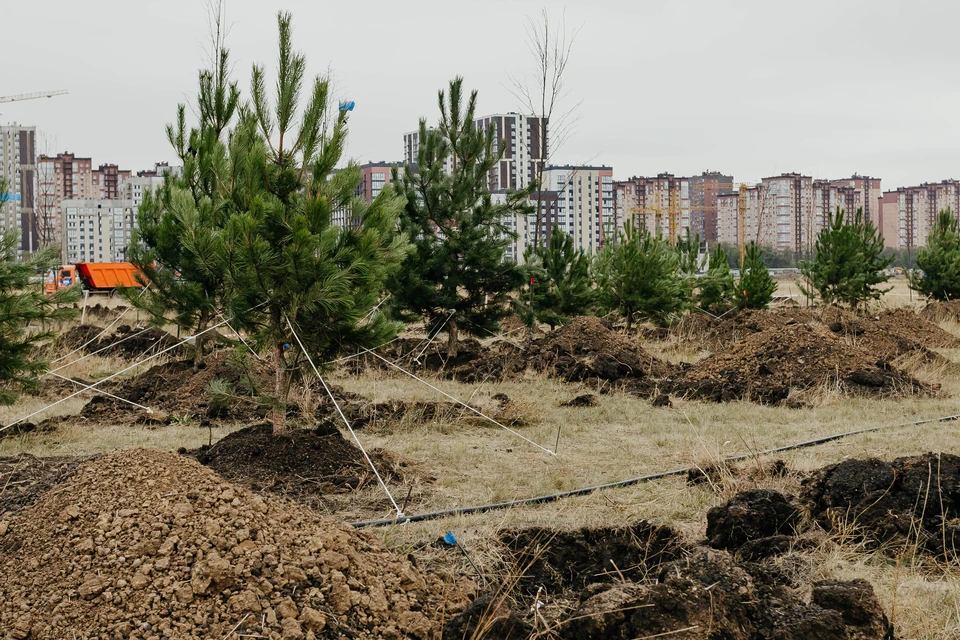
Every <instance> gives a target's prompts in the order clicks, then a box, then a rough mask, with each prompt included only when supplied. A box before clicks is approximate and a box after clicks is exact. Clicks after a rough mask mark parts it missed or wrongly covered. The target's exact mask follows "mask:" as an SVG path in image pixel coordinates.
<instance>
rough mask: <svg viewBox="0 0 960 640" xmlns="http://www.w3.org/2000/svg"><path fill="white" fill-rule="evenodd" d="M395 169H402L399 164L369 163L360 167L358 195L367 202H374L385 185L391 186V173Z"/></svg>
mask: <svg viewBox="0 0 960 640" xmlns="http://www.w3.org/2000/svg"><path fill="white" fill-rule="evenodd" d="M394 167H401V168H402V166H401V165H400V163H399V162H368V163H366V164H362V165H360V176H361V177H360V185H359V186H358V187H357V195H358V196H361V197H362V198H363V199H364V200H366V201H367V202H373V200H374V199H376V197H377V196H378V195H380V192H381V191H383V187H384V186H385V185H388V184H390V180H391V177H390V176H391V173H392V172H393V168H394Z"/></svg>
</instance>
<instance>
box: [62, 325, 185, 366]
mask: <svg viewBox="0 0 960 640" xmlns="http://www.w3.org/2000/svg"><path fill="white" fill-rule="evenodd" d="M101 331H103V329H102V328H100V327H96V326H93V325H89V324H81V325H77V326H75V327H73V328H72V329H70V330H69V331H67V332H66V333H64V334H62V335H61V336H60V337H59V338H58V340H57V347H58V348H59V349H61V350H68V351H72V350H73V349H80V348H81V347H82V348H83V351H84V352H85V353H94V352H99V354H100V355H103V356H120V357H123V358H128V359H139V358H141V357H145V356H149V355H152V354H154V353H157V352H159V351H162V350H163V349H166V348H168V347H172V346H173V345H175V344H177V343H178V342H179V340H177V339H176V338H175V337H173V336H172V335H170V334H169V333H167V332H166V331H162V330H160V329H157V328H155V327H149V328H146V329H143V328H136V327H134V328H131V327H130V326H128V325H121V326H120V327H118V328H117V330H116V331H115V332H114V333H112V334H109V335H108V334H103V335H100V332H101Z"/></svg>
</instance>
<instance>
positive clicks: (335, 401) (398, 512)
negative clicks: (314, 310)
mask: <svg viewBox="0 0 960 640" xmlns="http://www.w3.org/2000/svg"><path fill="white" fill-rule="evenodd" d="M283 318H284V320H286V321H287V326H288V327H290V333H292V334H293V337H294V338H295V339H296V340H297V344H298V345H300V351H302V352H303V355H305V356H306V357H307V362H309V363H310V367H311V368H312V369H313V372H314V373H315V374H317V378H318V379H319V380H320V384H322V385H323V388H324V389H325V390H326V392H327V395H328V396H330V400H331V401H332V402H333V406H335V407H336V408H337V413H339V414H340V417H341V418H342V419H343V424H345V425H347V430H348V431H350V435H352V436H353V439H354V441H355V442H356V443H357V446H358V447H360V452H361V453H362V454H363V457H364V458H366V459H367V464H369V465H370V468H371V469H373V475H375V476H377V481H378V482H379V483H380V487H381V488H382V489H383V492H384V493H386V494H387V497H388V498H390V503H391V504H392V505H393V508H394V510H395V511H396V512H397V517H398V518H402V517H403V511H401V510H400V507H399V505H397V501H396V500H394V499H393V495H392V494H391V493H390V489H388V488H387V483H385V482H384V481H383V478H381V477H380V472H379V471H377V466H376V465H375V464H373V460H371V459H370V456H369V455H367V450H366V449H364V448H363V445H362V444H361V443H360V438H358V437H357V434H356V432H355V431H354V430H353V427H352V426H350V421H349V420H347V416H345V415H343V410H342V409H340V404H339V403H338V402H337V399H336V398H334V397H333V392H332V391H330V387H328V386H327V383H326V381H325V380H324V379H323V376H321V375H320V372H319V371H318V370H317V367H316V365H314V364H313V359H312V358H311V357H310V354H309V353H307V350H306V348H305V347H304V346H303V342H301V341H300V336H298V335H297V332H296V331H294V330H293V323H292V322H290V318H288V317H287V316H283Z"/></svg>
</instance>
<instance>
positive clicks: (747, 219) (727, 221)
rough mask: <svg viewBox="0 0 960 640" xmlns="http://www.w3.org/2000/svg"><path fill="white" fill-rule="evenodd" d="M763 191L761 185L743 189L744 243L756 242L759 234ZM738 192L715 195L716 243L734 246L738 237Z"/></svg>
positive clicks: (738, 239)
mask: <svg viewBox="0 0 960 640" xmlns="http://www.w3.org/2000/svg"><path fill="white" fill-rule="evenodd" d="M762 194H763V189H762V186H761V185H756V186H752V187H747V188H745V189H743V197H744V214H745V215H744V225H743V227H744V241H745V242H750V241H751V240H752V241H757V240H758V238H760V237H761V233H760V221H761V215H760V211H761V210H762V208H763V195H762ZM740 195H741V194H740V192H739V191H736V192H733V193H720V194H717V242H720V243H723V244H731V245H736V244H738V243H739V242H740V236H739V232H740V229H739V219H740V216H739V206H740Z"/></svg>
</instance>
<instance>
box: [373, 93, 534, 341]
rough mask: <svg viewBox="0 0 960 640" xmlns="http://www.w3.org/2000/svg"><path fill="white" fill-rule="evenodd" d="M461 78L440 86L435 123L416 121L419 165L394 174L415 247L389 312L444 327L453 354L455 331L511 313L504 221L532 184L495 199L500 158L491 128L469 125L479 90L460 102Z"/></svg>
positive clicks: (517, 278)
mask: <svg viewBox="0 0 960 640" xmlns="http://www.w3.org/2000/svg"><path fill="white" fill-rule="evenodd" d="M464 98H465V96H464V92H463V79H462V78H459V77H458V78H456V79H455V80H453V81H452V82H450V87H449V92H447V93H445V92H444V91H440V94H439V105H440V123H439V125H438V126H437V128H436V129H428V128H427V123H426V120H421V121H420V137H419V140H420V146H419V150H418V153H417V164H416V167H411V166H409V165H408V166H406V167H404V169H403V173H400V172H399V171H398V170H396V169H395V170H394V172H393V182H394V183H395V184H397V185H398V187H399V189H400V190H401V191H402V192H403V193H404V194H405V195H406V199H407V204H406V208H405V209H404V211H403V214H402V215H401V217H400V229H401V231H402V232H404V233H405V234H407V235H408V236H409V237H410V238H411V240H412V242H413V246H414V251H413V253H412V255H411V256H410V257H409V258H408V260H407V262H406V263H405V264H404V267H403V269H402V270H400V271H398V272H397V273H395V274H394V276H393V277H392V278H391V280H390V284H389V290H390V291H391V292H392V293H393V296H392V298H391V300H392V308H393V310H394V312H395V313H396V314H397V315H398V317H400V318H401V319H403V320H409V319H412V318H415V317H424V318H426V319H427V321H428V323H429V324H430V325H431V326H433V327H435V328H436V329H437V330H439V328H440V327H441V326H443V327H445V328H446V331H447V336H448V338H447V355H448V356H450V357H454V356H456V355H457V345H458V342H459V333H460V331H461V330H462V331H465V332H467V333H470V334H473V335H485V334H486V333H487V332H489V333H492V332H494V331H496V330H497V329H498V327H499V321H500V319H501V318H503V317H504V316H505V315H506V314H507V313H508V302H509V298H510V293H511V292H513V291H516V290H517V289H519V288H520V286H521V285H522V284H523V275H522V273H521V271H520V269H519V268H517V266H516V265H515V264H514V263H513V262H511V261H509V260H507V259H505V257H504V254H505V251H506V248H507V246H508V244H509V243H510V240H511V238H512V235H513V234H512V232H511V231H510V229H509V228H508V227H507V226H506V224H505V220H507V219H508V218H512V217H514V216H515V215H516V214H518V213H520V214H522V215H526V213H527V212H528V211H529V210H530V207H529V205H528V204H527V201H528V198H529V196H530V189H526V190H524V191H521V192H515V193H509V194H506V195H505V196H504V197H503V198H501V199H498V200H497V201H494V199H493V197H492V196H491V194H490V190H489V182H488V180H489V175H490V172H491V171H492V170H493V169H494V168H495V167H496V166H497V163H498V162H499V161H500V158H501V156H502V155H503V148H502V147H501V148H499V149H497V145H496V143H495V133H496V132H495V131H494V129H493V128H492V127H491V128H486V129H484V128H481V127H478V126H476V125H475V124H474V121H475V116H476V107H477V92H476V91H474V92H472V93H471V94H470V96H469V98H466V104H464Z"/></svg>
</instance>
